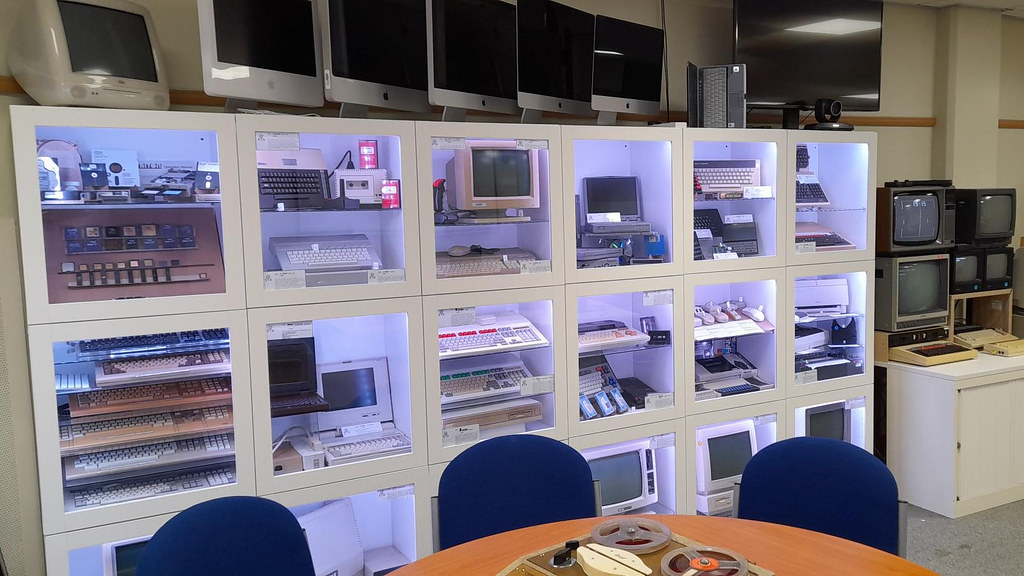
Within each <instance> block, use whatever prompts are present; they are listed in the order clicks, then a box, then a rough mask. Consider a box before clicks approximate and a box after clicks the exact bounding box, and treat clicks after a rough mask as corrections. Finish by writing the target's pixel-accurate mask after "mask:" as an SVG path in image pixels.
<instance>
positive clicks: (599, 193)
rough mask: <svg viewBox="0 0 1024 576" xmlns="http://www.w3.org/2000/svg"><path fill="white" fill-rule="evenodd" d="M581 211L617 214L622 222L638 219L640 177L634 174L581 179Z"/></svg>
mask: <svg viewBox="0 0 1024 576" xmlns="http://www.w3.org/2000/svg"><path fill="white" fill-rule="evenodd" d="M581 200H582V205H583V213H584V214H585V215H586V216H588V217H589V216H590V215H591V214H602V215H607V214H618V215H619V219H620V220H621V221H622V222H628V221H639V220H641V214H640V179H639V178H638V177H636V176H600V177H592V178H584V179H583V197H582V198H581Z"/></svg>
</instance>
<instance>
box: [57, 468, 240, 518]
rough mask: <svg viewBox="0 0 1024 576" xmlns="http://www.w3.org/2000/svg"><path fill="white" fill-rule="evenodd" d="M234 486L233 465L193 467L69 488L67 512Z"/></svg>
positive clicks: (65, 493) (66, 497) (65, 502)
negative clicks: (164, 495) (200, 489)
mask: <svg viewBox="0 0 1024 576" xmlns="http://www.w3.org/2000/svg"><path fill="white" fill-rule="evenodd" d="M234 483H235V468H234V466H212V467H205V468H191V469H186V470H179V471H174V472H168V473H164V474H154V475H151V476H148V477H144V478H138V479H132V480H122V481H114V482H102V483H98V484H94V485H90V486H84V487H82V488H71V489H67V490H65V491H64V509H65V510H66V511H69V512H70V511H74V510H83V509H87V508H92V507H95V506H105V505H108V504H117V503H120V502H128V501H130V500H139V499H142V498H150V497H153V496H160V495H162V494H174V493H178V492H184V491H187V490H194V489H198V488H212V487H215V486H224V485H227V484H234Z"/></svg>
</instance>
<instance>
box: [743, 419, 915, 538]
mask: <svg viewBox="0 0 1024 576" xmlns="http://www.w3.org/2000/svg"><path fill="white" fill-rule="evenodd" d="M740 488H741V490H738V491H737V493H736V496H737V498H736V499H737V500H738V507H737V509H736V511H737V516H739V517H740V518H745V519H747V520H761V521H764V522H773V523H775V524H786V525H788V526H796V527H797V528H804V529H807V530H813V531H815V532H822V533H825V534H831V535H833V536H838V537H840V538H845V539H847V540H853V541H855V542H860V543H861V544H865V545H867V546H872V547H874V548H878V549H881V550H885V551H886V552H889V553H891V554H899V555H901V556H903V555H904V554H905V547H906V546H905V544H906V530H905V528H906V515H905V507H904V506H903V505H901V504H900V502H899V499H898V497H897V488H896V480H895V479H894V478H893V476H892V473H890V472H889V469H888V468H886V467H885V464H883V463H882V462H881V461H880V460H879V459H877V458H875V457H874V456H873V455H871V454H870V453H869V452H867V451H865V450H863V449H861V448H858V447H857V446H854V445H853V444H849V443H846V442H841V441H839V440H833V439H830V438H811V437H801V438H790V439H788V440H782V441H780V442H776V443H774V444H771V445H769V446H767V447H765V448H764V449H763V450H761V451H759V452H758V453H757V454H755V455H754V457H753V458H751V459H750V461H749V462H747V466H746V468H744V469H743V481H742V484H741V486H740Z"/></svg>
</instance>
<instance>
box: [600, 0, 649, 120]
mask: <svg viewBox="0 0 1024 576" xmlns="http://www.w3.org/2000/svg"><path fill="white" fill-rule="evenodd" d="M664 52H665V31H664V30H662V29H661V28H655V27H653V26H644V25H642V24H635V23H633V22H627V21H625V20H619V19H617V18H611V17H609V16H604V15H601V14H598V15H597V16H596V18H595V25H594V52H593V60H594V82H593V90H592V91H591V101H590V104H591V107H592V108H593V109H594V110H599V111H602V112H610V113H619V112H622V113H630V114H651V115H656V114H658V112H659V110H660V109H661V79H662V73H663V70H662V62H663V56H664ZM619 54H622V56H619Z"/></svg>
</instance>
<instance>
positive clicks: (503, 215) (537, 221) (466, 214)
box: [416, 122, 565, 294]
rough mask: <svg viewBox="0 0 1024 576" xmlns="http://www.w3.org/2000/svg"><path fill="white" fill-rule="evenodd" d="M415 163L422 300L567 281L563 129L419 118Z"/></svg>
mask: <svg viewBox="0 0 1024 576" xmlns="http://www.w3.org/2000/svg"><path fill="white" fill-rule="evenodd" d="M416 157H417V178H418V182H419V189H420V190H421V193H419V194H418V195H417V198H418V199H419V202H420V208H419V212H420V258H421V261H422V262H423V292H424V294H439V293H450V292H468V291H484V290H492V289H493V288H494V286H495V282H498V283H500V285H501V286H502V287H505V288H524V287H530V286H551V285H556V284H561V283H562V281H563V278H564V265H563V257H564V252H565V250H564V246H563V245H562V226H563V222H564V220H565V218H564V217H563V213H562V195H561V194H562V193H561V190H562V172H561V171H562V157H561V132H560V129H559V127H558V126H546V125H532V126H531V125H517V124H475V123H461V122H456V123H442V122H417V123H416ZM442 189H443V191H442Z"/></svg>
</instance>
